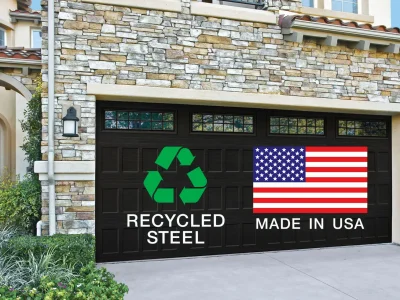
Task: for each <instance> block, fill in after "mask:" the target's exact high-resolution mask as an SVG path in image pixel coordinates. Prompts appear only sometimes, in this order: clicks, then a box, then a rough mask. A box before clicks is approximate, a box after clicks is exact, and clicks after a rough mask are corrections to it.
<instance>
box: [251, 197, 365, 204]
mask: <svg viewBox="0 0 400 300" xmlns="http://www.w3.org/2000/svg"><path fill="white" fill-rule="evenodd" d="M253 203H368V199H367V198H254V199H253Z"/></svg>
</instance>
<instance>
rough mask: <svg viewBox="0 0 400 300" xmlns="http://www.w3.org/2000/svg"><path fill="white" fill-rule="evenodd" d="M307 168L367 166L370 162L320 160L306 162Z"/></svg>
mask: <svg viewBox="0 0 400 300" xmlns="http://www.w3.org/2000/svg"><path fill="white" fill-rule="evenodd" d="M306 166H307V168H317V167H319V168H321V167H331V168H343V167H346V168H349V167H353V168H367V167H368V163H367V162H342V161H336V162H330V161H329V162H326V161H319V162H306Z"/></svg>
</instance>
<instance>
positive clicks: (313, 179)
mask: <svg viewBox="0 0 400 300" xmlns="http://www.w3.org/2000/svg"><path fill="white" fill-rule="evenodd" d="M306 181H307V182H368V178H366V177H349V178H346V177H338V178H331V177H326V178H323V177H311V178H306Z"/></svg>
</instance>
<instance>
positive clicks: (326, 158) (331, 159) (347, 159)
mask: <svg viewBox="0 0 400 300" xmlns="http://www.w3.org/2000/svg"><path fill="white" fill-rule="evenodd" d="M306 162H307V165H308V163H309V162H368V157H329V156H321V157H306Z"/></svg>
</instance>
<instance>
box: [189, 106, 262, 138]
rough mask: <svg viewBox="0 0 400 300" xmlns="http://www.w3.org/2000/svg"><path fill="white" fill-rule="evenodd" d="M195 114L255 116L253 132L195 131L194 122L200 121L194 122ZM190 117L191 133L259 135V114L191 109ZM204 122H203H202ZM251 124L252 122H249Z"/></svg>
mask: <svg viewBox="0 0 400 300" xmlns="http://www.w3.org/2000/svg"><path fill="white" fill-rule="evenodd" d="M195 114H201V115H205V114H210V115H223V116H224V115H232V116H233V117H235V115H236V116H243V117H244V116H251V117H253V124H252V126H253V132H251V133H249V132H247V133H246V132H234V131H232V132H225V131H194V130H193V123H198V122H193V115H195ZM189 118H190V128H189V133H190V134H211V135H233V136H256V135H257V115H256V114H251V113H220V112H212V111H206V112H204V111H203V112H202V111H191V112H190V113H189ZM202 124H203V122H202ZM248 125H250V124H248Z"/></svg>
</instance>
